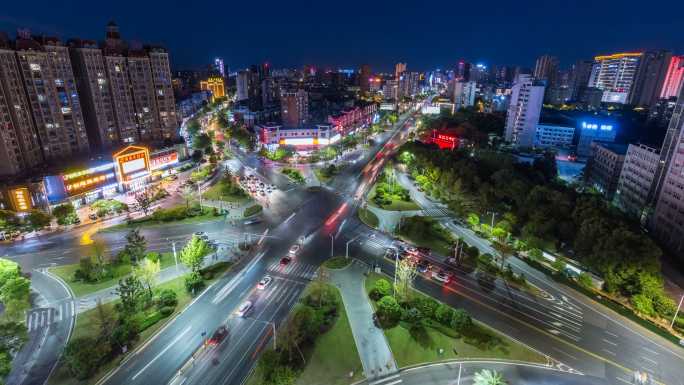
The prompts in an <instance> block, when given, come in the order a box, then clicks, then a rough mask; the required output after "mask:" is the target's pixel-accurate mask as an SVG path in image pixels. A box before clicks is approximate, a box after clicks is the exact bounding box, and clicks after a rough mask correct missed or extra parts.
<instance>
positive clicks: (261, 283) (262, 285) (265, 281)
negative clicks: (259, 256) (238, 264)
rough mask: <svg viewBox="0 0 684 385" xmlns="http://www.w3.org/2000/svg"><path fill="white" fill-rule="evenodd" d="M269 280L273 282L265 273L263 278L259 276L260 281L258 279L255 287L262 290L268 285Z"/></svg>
mask: <svg viewBox="0 0 684 385" xmlns="http://www.w3.org/2000/svg"><path fill="white" fill-rule="evenodd" d="M271 282H273V277H271V276H270V275H267V276H265V277H264V278H261V281H259V283H258V284H257V289H259V290H264V289H265V288H267V287H268V285H270V284H271Z"/></svg>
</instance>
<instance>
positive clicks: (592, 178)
mask: <svg viewBox="0 0 684 385" xmlns="http://www.w3.org/2000/svg"><path fill="white" fill-rule="evenodd" d="M626 153H627V146H625V145H624V144H616V143H606V142H592V143H591V156H590V157H589V159H588V161H587V166H586V169H585V171H584V175H585V178H586V182H587V184H588V185H589V186H591V187H593V188H595V189H596V190H597V191H598V192H600V193H601V194H603V196H605V197H606V198H607V199H609V200H611V199H613V196H614V194H615V191H616V190H617V186H618V181H619V179H620V172H621V171H622V166H623V164H624V162H625V154H626Z"/></svg>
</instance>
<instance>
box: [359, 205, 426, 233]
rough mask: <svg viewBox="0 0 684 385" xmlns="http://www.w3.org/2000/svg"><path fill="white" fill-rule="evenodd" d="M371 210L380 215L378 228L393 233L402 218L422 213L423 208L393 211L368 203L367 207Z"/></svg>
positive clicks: (377, 215)
mask: <svg viewBox="0 0 684 385" xmlns="http://www.w3.org/2000/svg"><path fill="white" fill-rule="evenodd" d="M366 208H367V209H368V210H370V211H371V212H372V213H373V214H375V216H376V217H378V221H379V223H378V229H379V230H380V231H384V232H387V233H393V232H394V230H395V229H396V228H397V227H398V226H399V223H400V222H401V218H405V217H411V216H414V215H420V214H421V210H409V211H392V210H384V209H381V208H379V207H375V206H371V205H368V206H367V207H366Z"/></svg>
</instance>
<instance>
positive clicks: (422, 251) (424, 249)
mask: <svg viewBox="0 0 684 385" xmlns="http://www.w3.org/2000/svg"><path fill="white" fill-rule="evenodd" d="M416 250H417V251H418V252H419V253H420V254H423V255H427V256H429V255H430V254H431V253H432V250H430V249H429V248H427V247H417V248H416Z"/></svg>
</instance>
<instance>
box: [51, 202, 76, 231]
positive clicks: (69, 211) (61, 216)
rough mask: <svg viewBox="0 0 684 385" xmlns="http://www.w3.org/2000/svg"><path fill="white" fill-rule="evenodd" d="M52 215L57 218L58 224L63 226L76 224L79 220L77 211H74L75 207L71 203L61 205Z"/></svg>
mask: <svg viewBox="0 0 684 385" xmlns="http://www.w3.org/2000/svg"><path fill="white" fill-rule="evenodd" d="M52 215H53V216H54V217H55V218H57V224H58V225H62V226H65V225H71V224H74V223H76V220H77V219H78V216H77V215H76V209H74V205H72V204H71V202H68V203H64V204H61V205H59V206H57V207H55V208H54V209H52Z"/></svg>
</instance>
